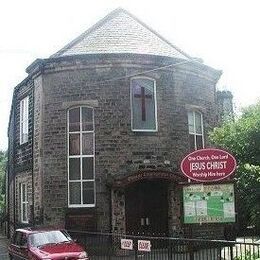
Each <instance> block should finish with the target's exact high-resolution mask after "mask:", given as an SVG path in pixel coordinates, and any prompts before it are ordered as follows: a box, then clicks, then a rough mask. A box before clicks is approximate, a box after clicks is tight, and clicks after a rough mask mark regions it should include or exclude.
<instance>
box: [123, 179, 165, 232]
mask: <svg viewBox="0 0 260 260" xmlns="http://www.w3.org/2000/svg"><path fill="white" fill-rule="evenodd" d="M125 214H126V232H127V233H128V234H144V235H157V236H166V235H167V234H168V182H167V180H162V179H143V180H140V181H138V182H134V183H132V184H131V185H129V186H127V187H126V189H125Z"/></svg>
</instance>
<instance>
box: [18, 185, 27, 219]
mask: <svg viewBox="0 0 260 260" xmlns="http://www.w3.org/2000/svg"><path fill="white" fill-rule="evenodd" d="M23 192H24V194H25V198H24V200H23ZM23 212H25V218H24V215H23ZM20 217H21V223H28V222H29V219H28V189H27V184H26V183H20Z"/></svg>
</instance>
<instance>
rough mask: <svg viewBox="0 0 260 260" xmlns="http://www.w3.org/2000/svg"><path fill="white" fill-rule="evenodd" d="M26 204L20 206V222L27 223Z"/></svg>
mask: <svg viewBox="0 0 260 260" xmlns="http://www.w3.org/2000/svg"><path fill="white" fill-rule="evenodd" d="M26 206H27V203H23V205H22V221H23V222H26V221H27V207H26Z"/></svg>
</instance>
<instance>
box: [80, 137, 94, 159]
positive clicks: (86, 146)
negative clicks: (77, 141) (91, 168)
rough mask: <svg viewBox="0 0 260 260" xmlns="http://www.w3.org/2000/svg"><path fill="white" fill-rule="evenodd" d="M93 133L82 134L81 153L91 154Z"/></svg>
mask: <svg viewBox="0 0 260 260" xmlns="http://www.w3.org/2000/svg"><path fill="white" fill-rule="evenodd" d="M93 152H94V151H93V134H92V133H85V134H82V154H83V155H93Z"/></svg>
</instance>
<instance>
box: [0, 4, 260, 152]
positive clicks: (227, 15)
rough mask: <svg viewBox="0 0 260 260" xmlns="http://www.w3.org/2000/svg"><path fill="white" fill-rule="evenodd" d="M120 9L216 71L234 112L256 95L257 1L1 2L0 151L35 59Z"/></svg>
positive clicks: (259, 81)
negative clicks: (16, 94) (17, 96)
mask: <svg viewBox="0 0 260 260" xmlns="http://www.w3.org/2000/svg"><path fill="white" fill-rule="evenodd" d="M118 7H122V8H124V9H126V10H127V11H129V12H130V13H132V14H133V15H135V16H136V17H138V18H139V19H140V20H141V21H143V22H144V23H146V24H147V25H148V26H150V27H151V28H153V29H154V30H155V31H157V32H158V33H159V34H161V35H162V36H163V37H164V38H166V39H167V40H169V41H170V42H171V43H173V44H174V45H176V46H177V47H179V48H180V49H182V50H183V51H185V52H186V53H188V54H189V55H191V56H194V57H199V58H202V59H203V61H204V63H205V64H206V65H209V66H212V67H213V68H215V69H219V70H222V72H223V74H222V77H221V79H220V80H219V82H218V85H217V87H218V89H220V90H230V91H232V93H233V95H234V105H235V108H236V111H239V110H240V109H241V108H242V107H245V106H248V105H250V104H254V103H256V101H257V100H259V99H260V77H259V69H260V66H259V61H260V51H259V48H260V30H259V28H260V15H259V10H260V8H259V7H260V1H259V0H241V1H240V0H236V1H235V0H169V1H168V0H160V1H158V0H154V1H151V0H150V1H147V0H104V1H103V0H95V1H94V0H93V1H90V0H73V1H72V0H71V1H67V0H44V1H38V0H23V1H21V0H3V1H1V3H0V71H1V72H0V93H1V94H0V122H1V127H0V150H6V149H7V144H8V138H7V128H8V121H9V114H10V108H11V101H12V93H13V89H14V87H15V86H16V85H17V84H19V83H20V82H21V81H22V80H23V79H24V78H25V77H26V76H27V74H26V72H25V69H26V67H28V66H29V65H30V64H31V63H32V62H33V61H34V60H35V59H37V58H48V57H49V56H50V55H51V54H53V53H55V52H56V51H58V50H59V49H61V48H62V47H63V46H64V45H66V44H67V43H68V42H70V41H71V40H73V39H74V38H76V37H77V36H78V35H80V34H81V33H82V32H84V31H85V30H87V29H88V28H89V27H90V26H92V25H93V24H95V23H96V22H97V21H98V20H100V19H101V18H103V17H104V16H106V15H107V14H108V13H109V12H111V11H113V10H114V9H116V8H118Z"/></svg>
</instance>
